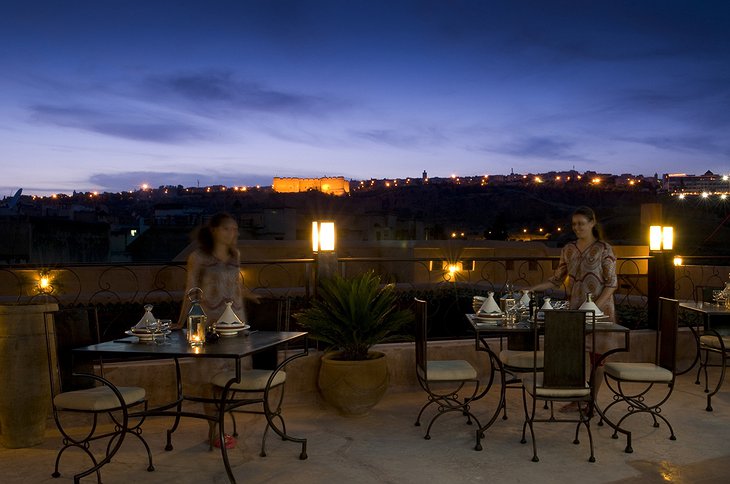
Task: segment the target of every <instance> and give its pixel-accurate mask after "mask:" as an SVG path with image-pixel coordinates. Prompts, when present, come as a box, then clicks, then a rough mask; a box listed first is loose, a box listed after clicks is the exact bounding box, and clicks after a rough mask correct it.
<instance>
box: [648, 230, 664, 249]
mask: <svg viewBox="0 0 730 484" xmlns="http://www.w3.org/2000/svg"><path fill="white" fill-rule="evenodd" d="M661 249H662V228H661V227H660V226H659V225H652V226H651V227H649V250H661Z"/></svg>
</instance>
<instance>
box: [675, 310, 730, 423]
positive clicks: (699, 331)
mask: <svg viewBox="0 0 730 484" xmlns="http://www.w3.org/2000/svg"><path fill="white" fill-rule="evenodd" d="M679 309H680V310H684V311H689V312H691V313H694V314H697V315H699V316H700V321H699V323H698V324H696V325H694V326H693V325H691V324H690V325H688V327H689V329H690V331H691V332H692V335H693V336H694V338H695V344H696V348H697V350H696V354H695V357H694V361H693V362H692V364H691V365H690V366H689V368H688V369H687V370H684V371H683V372H681V373H687V372H688V371H689V370H691V369H692V368H693V367H694V366H695V365H696V364H697V363H698V362H699V361H700V351H701V344H700V337H701V336H702V335H703V334H718V335H727V334H728V333H730V327H729V325H728V324H727V322H726V321H725V323H724V324H722V325H721V324H719V323H720V321H718V320H720V319H721V318H722V319H723V320H727V319H728V318H730V308H728V307H727V306H725V305H724V304H722V305H721V304H715V303H711V302H703V301H692V300H682V301H679ZM718 337H719V336H718ZM722 366H723V368H722V373H721V375H720V378H719V379H718V382H717V385H715V388H714V389H713V390H712V391H710V390H709V388H708V385H707V373H706V372H705V393H707V407H706V408H705V409H706V410H707V411H708V412H711V411H712V397H713V396H715V394H717V392H719V391H720V388H722V384H723V381H724V380H725V367H724V365H722ZM701 371H702V367H700V370H699V371H698V372H697V379H696V380H695V383H696V384H698V385H699V383H700V372H701ZM681 373H680V372H678V374H681Z"/></svg>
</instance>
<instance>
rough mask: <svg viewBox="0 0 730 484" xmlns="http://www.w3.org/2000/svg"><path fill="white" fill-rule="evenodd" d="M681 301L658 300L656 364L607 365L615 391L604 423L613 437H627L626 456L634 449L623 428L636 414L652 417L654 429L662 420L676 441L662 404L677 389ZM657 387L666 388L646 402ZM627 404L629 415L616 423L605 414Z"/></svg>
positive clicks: (607, 376)
mask: <svg viewBox="0 0 730 484" xmlns="http://www.w3.org/2000/svg"><path fill="white" fill-rule="evenodd" d="M678 315H679V302H678V301H677V300H676V299H667V298H663V297H660V298H659V330H658V331H657V340H656V357H655V361H654V362H653V363H622V362H609V363H606V364H605V366H604V379H605V381H606V387H607V388H608V389H609V390H611V392H613V401H612V402H611V403H609V404H608V405H607V406H606V408H605V409H604V410H603V412H601V421H599V423H598V424H599V425H601V424H602V422H603V421H604V420H605V421H606V423H608V424H609V425H610V426H611V427H612V428H613V429H614V432H613V435H612V437H613V438H614V439H617V438H618V433H619V432H620V433H622V434H624V435H626V448H625V452H626V453H629V454H630V453H631V452H633V451H634V450H633V448H632V447H631V431H630V430H626V429H625V428H624V422H625V421H626V419H628V418H629V417H631V416H632V415H636V414H649V415H651V417H652V420H653V421H654V427H659V422H658V420H657V419H661V420H663V421H664V423H666V424H667V427H669V432H670V436H669V439H670V440H676V439H677V438H676V437H675V435H674V429H673V428H672V425H671V424H670V423H669V420H667V418H666V417H665V416H664V415H663V413H662V405H664V403H665V402H666V401H667V400H669V397H670V396H671V395H672V390H674V380H675V377H676V374H677V330H678V320H679V317H678ZM655 386H661V387H664V388H665V391H663V392H662V393H661V394H657V396H656V397H654V394H652V401H653V402H654V403H651V404H650V403H647V401H646V397H647V396H648V395H649V391H650V390H652V388H654V387H655ZM620 404H626V406H627V410H626V413H625V414H624V415H623V416H621V418H620V419H619V420H618V421H617V422H616V423H613V422H612V421H611V420H609V419H608V418H607V417H606V415H607V414H608V412H609V411H610V410H611V409H612V408H615V407H616V406H617V405H620Z"/></svg>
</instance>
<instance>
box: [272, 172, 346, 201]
mask: <svg viewBox="0 0 730 484" xmlns="http://www.w3.org/2000/svg"><path fill="white" fill-rule="evenodd" d="M271 188H272V189H273V190H274V191H275V192H279V193H299V192H308V191H310V190H317V191H320V192H322V193H327V194H330V195H340V196H341V195H347V194H348V193H350V182H348V181H347V180H345V177H342V176H338V177H323V178H296V177H283V178H282V177H274V182H273V183H272V184H271Z"/></svg>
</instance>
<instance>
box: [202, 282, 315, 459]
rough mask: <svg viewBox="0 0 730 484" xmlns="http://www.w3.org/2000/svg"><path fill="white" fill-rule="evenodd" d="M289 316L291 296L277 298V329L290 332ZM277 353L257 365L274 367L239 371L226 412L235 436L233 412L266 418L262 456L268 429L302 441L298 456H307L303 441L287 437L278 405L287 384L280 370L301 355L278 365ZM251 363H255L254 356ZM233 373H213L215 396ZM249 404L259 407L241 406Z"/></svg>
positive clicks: (263, 455) (236, 433) (283, 437)
mask: <svg viewBox="0 0 730 484" xmlns="http://www.w3.org/2000/svg"><path fill="white" fill-rule="evenodd" d="M290 316H291V299H290V298H289V297H284V298H281V299H279V300H278V301H277V319H276V330H277V331H289V326H290ZM305 344H307V343H305ZM287 349H288V346H287V347H285V349H284V351H286V350H287ZM305 352H306V348H305ZM254 356H256V355H254ZM277 356H278V353H277V352H276V351H274V352H272V353H271V354H269V355H266V358H263V359H261V360H259V364H262V365H263V366H269V367H273V368H271V369H268V368H267V369H262V368H254V369H251V370H242V371H241V381H240V383H234V384H233V385H231V386H230V387H229V388H228V395H227V399H226V400H227V404H226V409H227V410H228V412H227V413H228V414H229V415H230V417H231V421H232V423H233V431H232V435H233V436H234V437H238V427H237V423H236V417H235V415H234V413H235V412H238V413H249V414H256V415H264V416H265V417H266V428H265V429H264V433H263V436H262V437H261V452H260V454H259V455H260V456H261V457H266V437H267V436H268V432H269V429H271V430H273V431H274V432H275V433H277V434H278V435H279V436H281V437H282V439H283V440H291V441H293V442H299V443H301V444H302V452H301V454H300V458H301V459H306V458H307V451H306V440H302V439H295V438H292V437H289V436H288V435H287V434H286V423H285V422H284V417H282V415H281V404H282V402H283V401H284V388H285V383H286V372H285V371H284V370H283V368H284V367H285V366H286V365H287V364H288V363H289V361H291V360H293V359H295V358H298V357H299V356H302V355H301V354H297V355H294V356H290V357H288V358H286V359H285V360H284V361H283V362H282V363H280V364H279V363H278V362H277V361H276V358H277ZM254 364H256V359H254ZM277 370H278V371H277ZM235 376H236V372H235V370H230V371H222V372H219V373H218V374H216V375H214V376H213V378H212V379H211V383H212V384H213V387H214V398H216V399H218V398H220V395H221V392H222V390H223V389H224V388H225V387H226V385H227V384H228V382H229V381H231V380H232V379H233V378H235ZM277 388H278V389H279V391H278V398H276V399H275V400H274V402H275V403H274V405H273V406H272V405H271V399H270V395H271V392H272V390H276V389H277ZM249 405H261V407H260V410H242V409H241V408H242V407H245V406H249ZM218 410H220V409H218ZM274 419H277V420H278V421H279V422H280V424H281V429H279V428H278V427H276V426H275V425H274V422H273V420H274ZM213 433H214V428H213V427H211V429H210V434H209V439H208V441H209V442H210V443H211V444H210V448H211V449H212V439H213V437H214V435H213Z"/></svg>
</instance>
